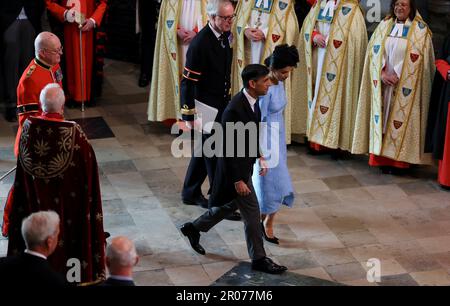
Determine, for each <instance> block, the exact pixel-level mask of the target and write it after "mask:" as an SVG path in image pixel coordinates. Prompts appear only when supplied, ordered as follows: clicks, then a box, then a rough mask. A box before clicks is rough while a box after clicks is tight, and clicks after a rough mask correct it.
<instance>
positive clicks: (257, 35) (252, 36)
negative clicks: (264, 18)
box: [244, 28, 266, 41]
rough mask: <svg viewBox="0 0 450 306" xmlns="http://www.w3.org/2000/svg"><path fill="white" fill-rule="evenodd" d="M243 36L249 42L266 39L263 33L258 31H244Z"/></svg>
mask: <svg viewBox="0 0 450 306" xmlns="http://www.w3.org/2000/svg"><path fill="white" fill-rule="evenodd" d="M244 35H245V37H247V38H248V39H249V40H251V41H261V40H263V39H265V38H266V37H265V36H264V33H263V31H261V30H259V29H251V28H248V29H245V31H244Z"/></svg>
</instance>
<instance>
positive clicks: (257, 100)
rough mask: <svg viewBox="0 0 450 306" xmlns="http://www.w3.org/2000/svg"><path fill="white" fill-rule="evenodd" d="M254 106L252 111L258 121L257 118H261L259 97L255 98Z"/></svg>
mask: <svg viewBox="0 0 450 306" xmlns="http://www.w3.org/2000/svg"><path fill="white" fill-rule="evenodd" d="M254 108H255V110H254V112H255V115H256V118H258V121H259V120H261V110H260V108H259V98H258V99H256V102H255V106H254Z"/></svg>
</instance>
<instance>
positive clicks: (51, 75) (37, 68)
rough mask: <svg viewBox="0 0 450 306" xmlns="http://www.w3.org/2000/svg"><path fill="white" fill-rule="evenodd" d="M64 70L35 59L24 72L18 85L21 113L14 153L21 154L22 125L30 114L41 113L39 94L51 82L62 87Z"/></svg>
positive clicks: (19, 111) (19, 112) (18, 106)
mask: <svg viewBox="0 0 450 306" xmlns="http://www.w3.org/2000/svg"><path fill="white" fill-rule="evenodd" d="M61 81H62V72H61V68H60V67H59V64H56V65H54V66H49V65H47V64H45V63H44V62H42V61H40V60H38V59H33V60H31V62H30V64H29V65H28V67H27V69H25V71H24V72H23V74H22V76H21V78H20V80H19V84H18V86H17V113H18V115H19V129H18V131H17V136H16V144H15V146H14V154H15V155H16V156H17V154H19V140H20V133H21V131H22V125H23V123H24V122H25V120H26V119H27V118H28V117H29V116H38V115H40V113H41V103H40V102H39V96H40V94H41V90H42V89H43V88H44V87H45V86H46V85H48V84H50V83H58V84H59V86H61V87H62V83H61Z"/></svg>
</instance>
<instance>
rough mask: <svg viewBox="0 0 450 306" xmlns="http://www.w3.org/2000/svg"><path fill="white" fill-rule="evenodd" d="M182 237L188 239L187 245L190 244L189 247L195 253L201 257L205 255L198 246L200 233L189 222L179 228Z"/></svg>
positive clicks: (202, 249)
mask: <svg viewBox="0 0 450 306" xmlns="http://www.w3.org/2000/svg"><path fill="white" fill-rule="evenodd" d="M180 230H181V232H182V233H183V235H185V236H186V237H188V239H189V243H190V244H191V247H192V248H193V249H194V251H196V252H197V253H199V254H201V255H205V253H206V252H205V249H204V248H203V247H202V246H201V245H200V243H199V242H200V232H199V231H198V230H197V229H196V228H195V227H194V224H192V223H191V222H188V223H185V224H183V226H181V228H180Z"/></svg>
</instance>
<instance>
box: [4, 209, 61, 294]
mask: <svg viewBox="0 0 450 306" xmlns="http://www.w3.org/2000/svg"><path fill="white" fill-rule="evenodd" d="M21 230H22V237H23V239H24V241H25V245H26V249H25V251H24V252H23V253H21V254H20V255H17V256H11V257H5V258H0V276H1V277H0V287H1V288H4V287H5V286H7V287H19V286H20V287H23V286H25V287H29V286H33V287H36V286H39V287H63V286H65V281H64V278H63V277H62V275H60V274H58V273H56V272H55V271H53V270H52V268H51V267H50V265H49V263H48V261H47V257H48V256H49V255H51V254H52V253H53V252H54V251H55V249H56V246H57V245H58V235H59V216H58V214H57V213H55V212H54V211H40V212H36V213H34V214H31V215H29V216H28V217H27V218H26V219H25V220H24V221H23V222H22V228H21Z"/></svg>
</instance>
